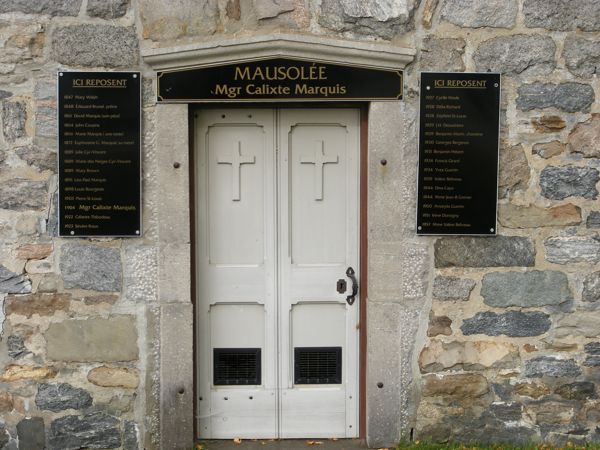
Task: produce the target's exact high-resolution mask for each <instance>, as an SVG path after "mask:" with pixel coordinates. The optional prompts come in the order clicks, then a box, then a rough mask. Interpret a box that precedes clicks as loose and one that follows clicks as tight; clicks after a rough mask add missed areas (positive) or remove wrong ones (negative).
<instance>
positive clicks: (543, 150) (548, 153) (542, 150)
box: [532, 141, 566, 159]
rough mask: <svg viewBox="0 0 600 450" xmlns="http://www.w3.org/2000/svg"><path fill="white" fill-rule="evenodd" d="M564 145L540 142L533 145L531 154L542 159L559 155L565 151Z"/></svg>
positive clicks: (556, 142)
mask: <svg viewBox="0 0 600 450" xmlns="http://www.w3.org/2000/svg"><path fill="white" fill-rule="evenodd" d="M565 147H566V145H565V144H563V143H562V142H560V141H550V142H540V143H537V144H533V149H532V153H533V154H534V155H538V156H540V157H542V158H544V159H548V158H552V157H554V156H558V155H560V154H561V153H562V152H564V151H565Z"/></svg>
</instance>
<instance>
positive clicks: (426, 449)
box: [396, 441, 600, 450]
mask: <svg viewBox="0 0 600 450" xmlns="http://www.w3.org/2000/svg"><path fill="white" fill-rule="evenodd" d="M559 449H564V450H600V444H585V445H575V444H572V443H570V442H569V443H568V444H567V445H565V446H564V447H555V446H552V445H548V444H529V445H511V444H489V445H478V444H460V443H452V442H450V443H447V444H432V443H429V442H420V441H415V442H410V443H400V444H398V447H396V450H559Z"/></svg>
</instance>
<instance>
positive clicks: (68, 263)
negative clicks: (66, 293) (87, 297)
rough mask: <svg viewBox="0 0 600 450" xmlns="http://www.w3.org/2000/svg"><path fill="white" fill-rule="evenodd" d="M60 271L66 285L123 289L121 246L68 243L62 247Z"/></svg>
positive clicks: (107, 289) (99, 289)
mask: <svg viewBox="0 0 600 450" xmlns="http://www.w3.org/2000/svg"><path fill="white" fill-rule="evenodd" d="M60 271H61V273H62V276H63V279H64V285H65V288H67V289H71V288H81V289H90V290H94V291H113V292H116V291H120V290H121V283H122V267H121V253H120V251H119V249H118V248H106V247H98V246H96V245H87V244H68V245H65V246H63V248H62V255H61V259H60Z"/></svg>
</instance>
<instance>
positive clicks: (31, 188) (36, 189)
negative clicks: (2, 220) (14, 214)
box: [0, 178, 48, 211]
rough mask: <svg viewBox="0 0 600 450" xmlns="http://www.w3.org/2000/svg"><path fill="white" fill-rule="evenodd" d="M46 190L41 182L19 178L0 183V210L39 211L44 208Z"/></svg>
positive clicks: (46, 195) (44, 184)
mask: <svg viewBox="0 0 600 450" xmlns="http://www.w3.org/2000/svg"><path fill="white" fill-rule="evenodd" d="M47 197H48V189H47V186H46V183H45V182H43V181H30V180H25V179H21V178H14V179H12V180H8V181H4V182H2V183H0V209H11V210H14V211H27V210H38V211H39V210H41V209H43V208H44V207H45V206H46V202H47Z"/></svg>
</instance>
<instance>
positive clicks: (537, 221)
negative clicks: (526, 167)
mask: <svg viewBox="0 0 600 450" xmlns="http://www.w3.org/2000/svg"><path fill="white" fill-rule="evenodd" d="M498 220H499V222H500V223H501V224H502V226H503V227H506V228H539V227H557V226H558V227H560V226H567V225H579V224H580V223H581V208H580V207H579V206H576V205H573V204H572V203H567V204H565V205H560V206H555V207H553V208H540V207H539V206H535V205H529V206H521V205H513V204H512V203H504V204H500V205H498Z"/></svg>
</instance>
